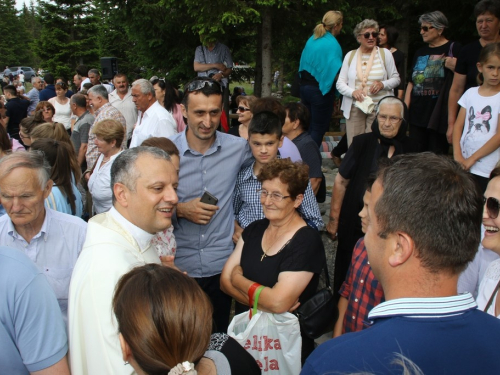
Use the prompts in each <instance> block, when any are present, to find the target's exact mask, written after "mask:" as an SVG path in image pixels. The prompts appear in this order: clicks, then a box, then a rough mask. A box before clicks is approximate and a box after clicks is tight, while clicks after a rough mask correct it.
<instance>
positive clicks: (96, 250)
mask: <svg viewBox="0 0 500 375" xmlns="http://www.w3.org/2000/svg"><path fill="white" fill-rule="evenodd" d="M111 186H112V189H113V207H112V208H111V210H110V211H108V212H105V213H103V214H100V215H97V216H94V217H93V218H92V219H90V221H89V226H88V234H87V239H86V241H85V244H84V251H82V255H81V256H80V258H79V259H78V262H77V264H76V266H75V270H74V272H73V276H72V278H71V286H70V295H69V336H70V352H71V358H70V363H71V371H72V374H73V375H82V374H100V375H108V374H109V375H120V374H133V373H134V369H133V368H132V366H130V365H129V364H127V363H126V364H125V366H124V364H123V359H122V358H123V357H122V353H121V350H120V341H119V338H118V326H117V322H116V318H115V316H114V314H113V313H112V307H111V304H112V299H113V293H114V289H115V286H116V283H117V282H118V280H119V279H120V278H121V277H122V276H123V275H124V274H125V273H127V272H128V271H130V270H131V269H132V268H133V267H136V266H138V265H144V264H147V263H160V258H159V256H158V252H157V251H158V250H157V247H156V245H155V243H156V241H153V240H154V239H155V237H156V233H158V232H162V231H164V230H166V229H167V228H169V227H170V226H171V218H172V215H173V213H174V210H175V207H176V206H177V194H176V189H177V186H178V175H177V170H176V169H175V167H174V165H173V164H172V161H171V159H170V157H169V156H168V155H167V153H165V152H164V151H163V150H160V149H158V148H153V147H136V148H132V149H128V150H126V151H123V152H122V153H121V154H120V155H119V156H118V157H117V158H116V159H115V161H114V162H113V165H112V167H111Z"/></svg>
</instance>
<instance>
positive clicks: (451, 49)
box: [448, 42, 455, 57]
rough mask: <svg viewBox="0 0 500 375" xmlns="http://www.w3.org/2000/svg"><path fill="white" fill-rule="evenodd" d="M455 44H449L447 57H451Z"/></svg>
mask: <svg viewBox="0 0 500 375" xmlns="http://www.w3.org/2000/svg"><path fill="white" fill-rule="evenodd" d="M454 44H455V42H451V44H450V50H449V51H448V57H453V45H454Z"/></svg>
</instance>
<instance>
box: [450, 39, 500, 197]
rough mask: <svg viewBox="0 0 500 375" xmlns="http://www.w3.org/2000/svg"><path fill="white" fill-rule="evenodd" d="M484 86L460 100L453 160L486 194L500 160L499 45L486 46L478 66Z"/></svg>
mask: <svg viewBox="0 0 500 375" xmlns="http://www.w3.org/2000/svg"><path fill="white" fill-rule="evenodd" d="M477 69H478V70H479V76H478V80H479V81H480V82H481V86H479V87H472V88H470V89H469V90H467V91H466V92H465V94H464V95H463V96H462V97H461V98H460V100H459V101H458V104H459V105H460V107H461V108H460V112H459V114H458V117H457V120H456V122H455V125H454V127H453V157H454V158H455V160H456V161H458V162H459V163H460V164H462V165H463V166H464V168H465V169H467V170H470V172H471V173H472V175H473V176H474V178H475V179H476V181H477V182H478V183H479V185H480V186H481V188H482V191H483V192H484V191H485V190H486V185H487V184H488V177H489V175H490V173H491V171H492V170H493V168H495V165H496V163H497V162H498V161H499V159H500V149H499V147H500V133H498V132H497V127H498V118H499V113H500V43H491V44H488V45H487V46H486V47H484V48H483V49H482V51H481V54H480V55H479V62H478V63H477Z"/></svg>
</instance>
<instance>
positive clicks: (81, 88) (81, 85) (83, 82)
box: [80, 77, 90, 90]
mask: <svg viewBox="0 0 500 375" xmlns="http://www.w3.org/2000/svg"><path fill="white" fill-rule="evenodd" d="M87 82H88V83H90V78H89V77H87V78H85V79H84V80H83V81H82V83H80V90H83V85H84V84H86V83H87Z"/></svg>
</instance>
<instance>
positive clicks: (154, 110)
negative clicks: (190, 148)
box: [130, 100, 177, 148]
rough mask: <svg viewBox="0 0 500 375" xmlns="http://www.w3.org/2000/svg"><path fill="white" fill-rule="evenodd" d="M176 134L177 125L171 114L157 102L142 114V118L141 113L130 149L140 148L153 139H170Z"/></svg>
mask: <svg viewBox="0 0 500 375" xmlns="http://www.w3.org/2000/svg"><path fill="white" fill-rule="evenodd" d="M175 134H177V123H176V122H175V120H174V118H173V117H172V115H171V114H170V112H169V111H167V110H166V109H165V108H163V107H162V106H161V105H160V103H158V100H157V101H155V102H154V103H153V104H152V105H151V106H150V107H149V108H148V109H147V110H146V112H144V113H143V114H142V118H141V112H140V111H139V114H138V119H137V124H136V125H135V129H134V133H133V135H132V142H131V143H130V148H132V147H137V146H140V145H141V143H142V142H144V141H145V140H146V139H148V138H151V137H165V138H168V137H170V136H172V135H175Z"/></svg>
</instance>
